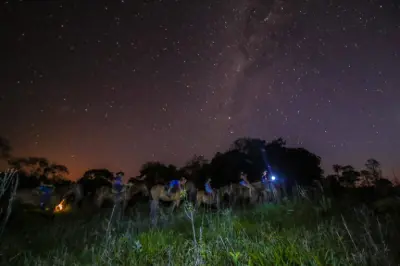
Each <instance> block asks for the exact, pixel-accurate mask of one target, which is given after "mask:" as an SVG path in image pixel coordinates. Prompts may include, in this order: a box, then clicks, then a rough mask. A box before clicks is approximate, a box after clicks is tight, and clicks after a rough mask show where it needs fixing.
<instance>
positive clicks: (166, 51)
mask: <svg viewBox="0 0 400 266" xmlns="http://www.w3.org/2000/svg"><path fill="white" fill-rule="evenodd" d="M0 20H1V21H0V27H1V32H2V44H1V45H2V49H1V58H2V60H1V61H2V64H1V65H0V67H1V72H0V73H1V74H0V75H1V76H0V78H1V80H0V86H1V88H2V89H1V91H0V99H1V104H0V119H1V121H2V130H1V132H0V135H1V136H4V137H7V138H9V139H10V141H11V143H12V144H13V146H14V155H16V156H32V155H37V156H45V157H48V158H49V159H50V160H53V161H56V162H58V163H63V164H66V165H67V166H68V167H69V168H70V170H71V178H77V177H79V175H81V174H82V172H83V171H84V170H85V169H87V168H94V167H108V168H110V169H111V170H112V171H119V170H124V171H125V172H127V176H130V175H135V174H136V173H137V171H138V169H139V168H140V166H141V164H142V163H144V162H146V161H149V160H160V161H163V162H167V163H175V164H178V165H182V164H183V163H184V162H185V161H186V160H187V159H189V158H190V157H191V156H192V155H193V154H203V155H205V156H206V157H208V158H211V156H213V154H214V153H215V152H217V151H222V150H224V149H226V148H227V147H228V145H229V144H230V143H231V142H232V141H233V140H234V139H236V138H238V137H241V136H250V137H261V138H264V139H266V140H271V139H273V138H275V137H283V138H285V139H286V140H287V141H288V144H289V145H291V146H304V147H305V148H307V149H309V150H310V151H312V152H315V153H316V154H317V155H320V156H321V157H322V159H323V164H324V167H325V169H327V170H328V171H329V170H330V169H329V168H330V165H331V164H334V163H339V164H353V165H354V166H355V167H361V166H362V164H363V162H364V161H365V160H366V159H368V158H369V157H375V158H376V159H378V160H380V161H381V162H382V164H383V166H384V169H385V170H386V173H388V174H391V171H392V169H394V168H396V167H397V165H399V159H398V150H399V149H400V141H399V139H398V136H399V134H400V115H399V114H400V105H399V104H398V103H399V99H400V89H399V88H400V86H399V85H400V76H399V74H398V69H400V58H399V52H400V51H399V50H400V48H399V47H400V28H399V27H400V12H399V5H398V4H397V2H395V1H389V0H387V1H366V0H354V1H345V0H337V1H336V0H332V1H305V0H304V1H297V0H296V1H295V0H293V1H283V0H280V1H278V0H269V1H261V0H258V1H257V0H255V1H250V0H231V1H211V0H202V1H200V0H192V1H172V0H171V1H133V0H132V1H128V0H125V1H112V2H111V1H109V2H108V3H107V1H96V4H93V3H84V1H18V2H17V1H6V2H5V4H4V5H3V6H2V8H1V14H0ZM397 168H398V167H397ZM397 170H400V169H397Z"/></svg>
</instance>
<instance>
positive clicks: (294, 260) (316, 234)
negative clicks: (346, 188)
mask: <svg viewBox="0 0 400 266" xmlns="http://www.w3.org/2000/svg"><path fill="white" fill-rule="evenodd" d="M117 211H118V210H117V209H116V207H115V208H113V210H112V214H111V215H107V216H104V215H103V214H98V215H95V216H90V217H88V216H85V214H70V215H67V214H65V215H61V216H60V217H56V220H55V222H54V224H50V223H46V224H43V221H41V220H37V223H34V222H33V220H32V222H31V224H30V225H29V226H30V228H31V229H30V231H29V233H28V235H29V237H30V239H29V240H28V241H27V240H25V242H24V241H21V242H23V244H24V245H22V244H21V243H19V242H18V241H17V239H18V235H15V234H14V235H11V234H10V235H9V236H8V237H7V241H6V243H4V245H3V247H4V246H7V247H9V246H10V245H14V246H15V248H14V249H13V250H9V251H8V254H9V255H8V257H7V261H5V262H6V263H9V264H10V265H397V262H398V261H399V255H398V254H400V247H398V246H397V239H399V237H400V235H399V231H398V229H397V222H398V220H397V217H396V216H390V217H389V216H384V217H377V216H374V215H373V213H372V212H371V211H370V210H369V209H368V208H364V207H362V208H357V209H353V208H351V207H347V208H343V206H335V204H333V203H332V202H331V201H330V200H328V199H326V198H324V197H323V198H322V199H320V200H319V201H318V202H312V201H311V200H310V199H308V198H306V197H300V198H299V199H298V200H296V202H289V201H286V202H284V203H282V204H280V205H271V204H264V205H258V206H255V207H253V208H247V209H238V210H236V209H235V210H233V209H225V210H221V211H218V212H215V213H209V212H205V211H202V210H198V211H196V210H195V209H194V208H193V206H192V205H191V204H190V203H185V204H184V205H183V207H182V208H181V209H180V210H178V211H177V212H176V213H174V214H173V215H171V216H168V217H164V223H162V224H161V225H160V226H159V227H157V228H154V227H152V226H150V219H149V218H148V217H147V215H143V216H142V215H140V214H141V213H148V212H149V206H148V205H145V206H143V210H142V211H141V212H138V214H137V215H136V216H133V217H130V216H125V218H120V219H114V216H115V215H116V213H117ZM138 215H140V216H138ZM40 228H42V229H40ZM28 242H30V244H29V243H28ZM20 244H21V245H20ZM19 245H20V246H19ZM14 253H15V254H14ZM4 265H5V264H4Z"/></svg>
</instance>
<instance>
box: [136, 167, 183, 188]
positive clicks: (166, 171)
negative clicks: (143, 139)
mask: <svg viewBox="0 0 400 266" xmlns="http://www.w3.org/2000/svg"><path fill="white" fill-rule="evenodd" d="M140 176H146V179H145V182H146V183H147V184H148V185H150V186H152V185H154V184H157V183H165V182H167V181H169V180H172V179H175V178H178V171H177V168H176V166H175V165H172V164H170V165H165V164H163V163H160V162H147V163H145V164H143V165H142V167H141V169H140Z"/></svg>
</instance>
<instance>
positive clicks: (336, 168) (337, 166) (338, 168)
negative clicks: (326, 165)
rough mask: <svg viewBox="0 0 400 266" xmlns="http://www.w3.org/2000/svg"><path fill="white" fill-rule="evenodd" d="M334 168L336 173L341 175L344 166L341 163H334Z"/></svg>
mask: <svg viewBox="0 0 400 266" xmlns="http://www.w3.org/2000/svg"><path fill="white" fill-rule="evenodd" d="M332 169H333V172H334V173H335V175H336V176H337V177H338V176H340V171H341V170H342V166H341V165H339V164H334V165H332Z"/></svg>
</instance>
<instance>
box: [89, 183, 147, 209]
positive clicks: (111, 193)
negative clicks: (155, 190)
mask: <svg viewBox="0 0 400 266" xmlns="http://www.w3.org/2000/svg"><path fill="white" fill-rule="evenodd" d="M139 193H143V195H144V196H148V195H149V190H148V189H147V186H146V185H145V184H144V183H137V184H133V183H128V184H126V185H124V186H123V188H122V190H121V191H120V192H117V191H115V190H114V189H113V188H110V187H106V186H103V187H100V188H99V189H98V190H97V191H96V205H97V206H98V207H99V208H100V207H101V206H102V205H103V203H104V201H105V200H110V201H112V202H113V203H114V204H117V203H122V210H125V209H126V208H127V206H128V202H129V201H130V200H131V199H132V198H133V197H134V196H135V195H136V194H139Z"/></svg>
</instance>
